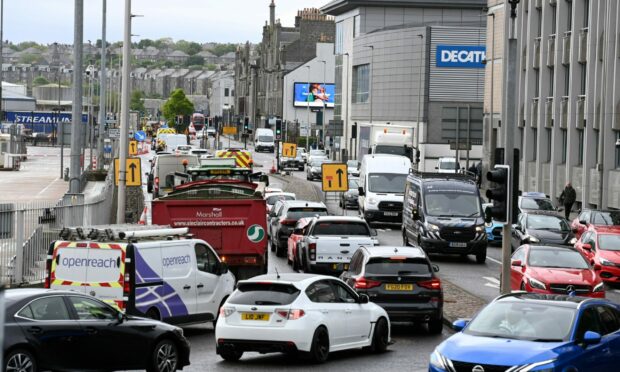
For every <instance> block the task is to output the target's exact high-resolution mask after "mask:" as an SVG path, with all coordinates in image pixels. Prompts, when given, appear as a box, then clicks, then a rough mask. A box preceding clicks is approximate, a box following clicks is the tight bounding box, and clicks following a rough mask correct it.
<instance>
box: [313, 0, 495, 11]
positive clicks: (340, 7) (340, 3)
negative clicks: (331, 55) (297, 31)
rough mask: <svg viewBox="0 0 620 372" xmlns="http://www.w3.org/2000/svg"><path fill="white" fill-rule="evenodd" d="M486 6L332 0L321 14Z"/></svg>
mask: <svg viewBox="0 0 620 372" xmlns="http://www.w3.org/2000/svg"><path fill="white" fill-rule="evenodd" d="M486 5H487V1H486V0H333V1H331V2H330V3H328V4H326V5H324V6H323V7H322V8H321V12H323V13H325V14H329V15H340V14H343V13H345V12H348V11H350V10H352V9H356V8H359V7H389V8H402V7H406V8H461V9H464V8H470V9H478V8H482V7H485V6H486Z"/></svg>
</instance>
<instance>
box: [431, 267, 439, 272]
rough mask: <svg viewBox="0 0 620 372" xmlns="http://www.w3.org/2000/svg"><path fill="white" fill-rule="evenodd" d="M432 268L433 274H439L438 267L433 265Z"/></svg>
mask: <svg viewBox="0 0 620 372" xmlns="http://www.w3.org/2000/svg"><path fill="white" fill-rule="evenodd" d="M432 267H433V272H434V273H438V272H439V266H437V265H433V266H432Z"/></svg>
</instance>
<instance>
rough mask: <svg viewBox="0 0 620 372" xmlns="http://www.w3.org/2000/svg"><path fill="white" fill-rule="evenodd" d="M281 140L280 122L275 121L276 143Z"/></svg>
mask: <svg viewBox="0 0 620 372" xmlns="http://www.w3.org/2000/svg"><path fill="white" fill-rule="evenodd" d="M280 139H282V120H281V119H276V141H279V140H280Z"/></svg>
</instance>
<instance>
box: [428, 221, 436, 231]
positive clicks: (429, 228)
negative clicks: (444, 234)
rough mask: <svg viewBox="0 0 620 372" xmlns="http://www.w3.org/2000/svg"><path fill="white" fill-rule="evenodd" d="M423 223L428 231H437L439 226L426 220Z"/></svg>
mask: <svg viewBox="0 0 620 372" xmlns="http://www.w3.org/2000/svg"><path fill="white" fill-rule="evenodd" d="M425 225H426V228H427V229H428V230H429V231H439V226H437V225H433V224H432V223H428V222H427V223H426V224H425Z"/></svg>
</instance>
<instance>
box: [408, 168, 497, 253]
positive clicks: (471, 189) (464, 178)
mask: <svg viewBox="0 0 620 372" xmlns="http://www.w3.org/2000/svg"><path fill="white" fill-rule="evenodd" d="M402 234H403V243H404V244H405V245H409V244H412V245H418V246H420V247H422V249H423V250H424V251H425V252H427V253H442V254H458V255H461V256H467V255H474V256H476V262H478V263H484V262H485V261H486V257H487V237H486V232H485V225H484V215H483V211H482V203H481V199H480V193H479V192H478V187H477V186H476V180H475V178H473V177H471V176H468V175H463V174H447V173H423V172H417V171H412V172H411V174H410V175H409V177H407V187H406V189H405V205H404V208H403V226H402Z"/></svg>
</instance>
